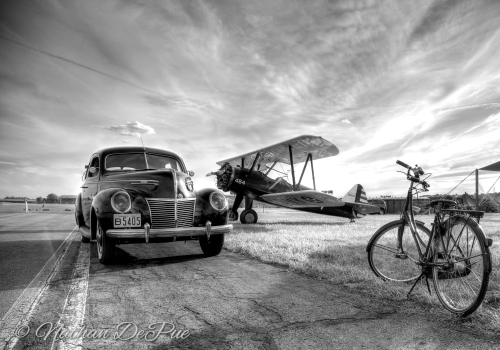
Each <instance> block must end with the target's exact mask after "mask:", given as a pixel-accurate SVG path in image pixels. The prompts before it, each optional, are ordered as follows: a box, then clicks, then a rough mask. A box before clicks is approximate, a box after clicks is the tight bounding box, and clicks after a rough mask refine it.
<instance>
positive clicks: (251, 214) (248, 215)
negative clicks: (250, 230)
mask: <svg viewBox="0 0 500 350" xmlns="http://www.w3.org/2000/svg"><path fill="white" fill-rule="evenodd" d="M257 219H258V216H257V213H256V212H255V210H253V209H245V210H243V211H242V212H241V215H240V222H241V223H242V224H255V223H256V222H257Z"/></svg>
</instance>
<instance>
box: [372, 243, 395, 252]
mask: <svg viewBox="0 0 500 350" xmlns="http://www.w3.org/2000/svg"><path fill="white" fill-rule="evenodd" d="M374 246H375V247H377V248H380V249H383V250H387V251H388V252H391V253H394V254H397V253H398V249H397V248H391V247H387V246H385V245H381V244H374Z"/></svg>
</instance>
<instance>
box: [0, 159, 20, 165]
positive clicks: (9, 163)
mask: <svg viewBox="0 0 500 350" xmlns="http://www.w3.org/2000/svg"><path fill="white" fill-rule="evenodd" d="M0 164H7V165H16V163H11V162H3V161H1V160H0Z"/></svg>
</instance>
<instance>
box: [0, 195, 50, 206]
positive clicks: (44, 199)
mask: <svg viewBox="0 0 500 350" xmlns="http://www.w3.org/2000/svg"><path fill="white" fill-rule="evenodd" d="M4 199H23V200H24V199H29V198H28V197H16V196H7V197H5V198H4ZM36 202H37V203H38V204H42V203H59V196H58V195H57V194H55V193H49V194H48V195H47V197H45V198H43V197H36Z"/></svg>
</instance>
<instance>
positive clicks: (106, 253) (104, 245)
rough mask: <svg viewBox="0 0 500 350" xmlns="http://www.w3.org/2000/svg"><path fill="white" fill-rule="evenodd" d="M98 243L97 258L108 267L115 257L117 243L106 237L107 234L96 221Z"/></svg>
mask: <svg viewBox="0 0 500 350" xmlns="http://www.w3.org/2000/svg"><path fill="white" fill-rule="evenodd" d="M96 221H97V223H96V225H97V227H96V241H97V256H98V257H99V262H100V263H101V264H104V265H107V264H111V263H112V262H113V258H114V256H115V241H114V240H113V239H112V238H109V237H108V236H106V232H105V231H104V230H103V229H102V227H101V225H100V224H99V220H96Z"/></svg>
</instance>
